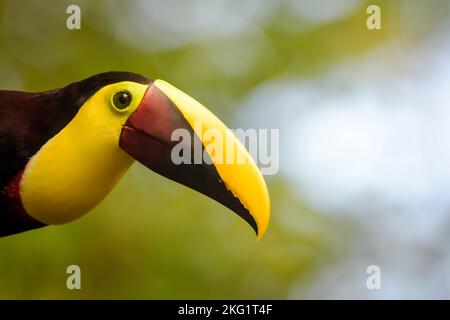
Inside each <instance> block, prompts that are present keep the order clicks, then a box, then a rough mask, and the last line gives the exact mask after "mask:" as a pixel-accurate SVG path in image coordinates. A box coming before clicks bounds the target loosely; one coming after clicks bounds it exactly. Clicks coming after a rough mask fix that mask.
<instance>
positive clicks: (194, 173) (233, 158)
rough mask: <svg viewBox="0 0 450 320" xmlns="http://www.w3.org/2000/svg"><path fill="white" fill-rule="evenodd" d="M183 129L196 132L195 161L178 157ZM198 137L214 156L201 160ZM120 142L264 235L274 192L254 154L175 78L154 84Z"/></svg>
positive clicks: (150, 165)
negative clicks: (175, 83)
mask: <svg viewBox="0 0 450 320" xmlns="http://www.w3.org/2000/svg"><path fill="white" fill-rule="evenodd" d="M177 129H185V130H187V131H188V132H190V133H191V136H192V140H191V141H190V142H191V144H190V146H189V147H188V149H187V150H188V151H189V152H191V154H190V155H189V158H190V159H191V160H192V161H191V163H179V162H177V161H174V158H173V157H174V155H175V156H176V155H177V152H174V151H176V149H177V148H179V147H180V145H181V144H180V141H178V140H176V139H175V140H174V137H175V138H176V137H177V134H174V133H175V130H177ZM195 141H198V142H199V144H200V147H201V149H202V152H203V154H204V155H206V158H208V161H206V159H205V158H203V159H201V163H198V159H197V158H196V157H197V156H198V149H196V148H195V143H196V142H195ZM183 143H184V145H186V141H183ZM120 145H121V147H122V148H123V149H124V150H125V151H126V152H128V153H129V154H130V155H131V156H133V157H134V158H135V159H136V160H138V161H139V162H141V163H142V164H144V165H145V166H147V167H148V168H150V169H152V170H154V171H156V172H158V173H160V174H162V175H164V176H165V177H167V178H169V179H172V180H175V181H177V182H179V183H182V184H184V185H186V186H188V187H190V188H192V189H195V190H197V191H199V192H201V193H203V194H205V195H207V196H209V197H210V198H213V199H215V200H216V201H218V202H220V203H222V204H223V205H225V206H226V207H228V208H230V209H231V210H233V211H234V212H236V213H237V214H238V215H239V216H241V217H242V218H243V219H245V220H246V221H247V222H248V223H249V224H250V225H251V226H252V227H253V229H254V230H255V231H256V234H257V237H258V239H259V238H260V237H261V236H262V235H263V234H264V232H265V231H266V229H267V225H268V223H269V218H270V200H269V193H268V191H267V186H266V184H265V181H264V179H263V177H262V175H261V172H260V171H259V169H258V167H257V166H256V164H255V162H254V161H253V159H252V157H251V156H250V154H249V153H248V152H247V150H246V149H245V148H244V146H243V145H242V144H241V142H240V141H239V140H238V139H237V138H236V137H235V136H234V134H233V133H232V132H231V131H230V130H229V129H228V128H227V127H226V126H225V124H224V123H223V122H222V121H220V120H219V119H218V118H217V117H216V116H215V115H214V114H213V113H211V112H210V111H209V110H208V109H206V108H205V107H204V106H203V105H202V104H200V103H199V102H198V101H196V100H195V99H193V98H191V97H190V96H188V95H187V94H185V93H183V92H182V91H180V90H178V89H177V88H175V87H174V86H172V85H170V84H169V83H167V82H165V81H163V80H156V81H154V82H153V84H151V85H150V86H149V88H148V89H147V92H146V94H145V96H144V98H143V100H142V102H141V104H140V106H139V107H138V109H137V110H136V112H135V113H134V114H133V115H132V116H130V118H129V119H128V121H127V123H126V124H125V126H124V128H123V131H122V136H121V142H120ZM183 152H186V150H184V151H183ZM182 156H186V154H183V155H182Z"/></svg>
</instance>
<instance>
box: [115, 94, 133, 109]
mask: <svg viewBox="0 0 450 320" xmlns="http://www.w3.org/2000/svg"><path fill="white" fill-rule="evenodd" d="M113 102H114V105H115V106H116V108H118V109H125V108H126V107H128V106H129V105H130V103H131V94H130V93H129V92H126V91H121V92H118V93H116V95H115V96H114V99H113Z"/></svg>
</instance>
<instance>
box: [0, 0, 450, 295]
mask: <svg viewBox="0 0 450 320" xmlns="http://www.w3.org/2000/svg"><path fill="white" fill-rule="evenodd" d="M432 2H433V5H434V6H433V7H431V3H430V7H427V6H426V5H425V6H424V5H423V3H424V2H422V1H358V0H346V1H342V2H340V1H303V0H299V1H295V0H283V1H272V0H264V1H224V0H215V1H200V0H195V1H182V0H179V1H174V0H172V1H143V0H134V1H114V0H108V1H106V0H105V1H57V2H56V1H50V0H47V1H38V0H36V1H33V0H19V1H7V0H0V70H1V72H0V88H2V89H14V90H28V91H40V90H47V89H51V88H55V87H61V86H64V85H66V84H68V83H71V82H73V81H76V80H80V79H82V78H85V77H88V76H90V75H93V74H95V73H99V72H104V71H110V70H124V71H125V70H126V71H133V72H137V73H141V74H143V75H146V76H148V77H150V78H153V79H158V78H161V79H164V80H166V81H168V82H170V83H172V84H173V85H175V86H177V87H178V88H180V89H182V90H183V91H185V92H187V93H189V94H190V95H191V96H193V97H195V98H196V99H198V100H199V101H201V102H203V103H204V104H205V105H206V106H208V108H210V109H211V110H212V111H213V112H214V113H215V114H216V115H218V116H219V118H221V119H223V120H224V122H225V123H227V124H228V125H229V127H231V128H234V127H237V126H240V125H242V124H244V125H245V127H256V128H258V127H264V128H280V136H281V140H283V139H287V136H288V135H289V134H291V131H290V129H292V128H295V127H296V124H295V123H292V124H289V121H287V122H282V123H280V121H278V120H276V119H275V118H277V117H279V118H283V116H285V117H288V118H289V114H290V113H289V112H293V113H295V114H296V115H297V116H301V114H302V111H301V109H300V108H299V109H298V111H295V104H294V107H293V108H294V109H293V110H294V111H293V110H292V109H291V110H290V111H289V112H288V111H286V112H285V111H284V110H285V109H283V106H282V103H283V102H280V105H279V106H277V105H273V108H274V109H277V108H278V113H277V114H275V117H274V118H269V119H265V120H261V119H259V118H258V116H254V115H255V114H258V113H261V114H264V112H266V111H265V110H266V109H263V108H261V109H258V108H259V107H258V104H256V106H253V109H252V110H253V111H252V112H249V111H248V110H247V109H246V106H247V105H248V103H247V102H248V101H249V99H250V98H251V97H252V95H253V94H254V93H255V92H257V90H263V89H261V85H263V84H266V83H270V82H271V81H273V80H276V81H278V82H281V83H282V84H289V83H296V81H308V79H317V77H321V76H322V75H324V74H327V73H328V72H330V70H334V68H336V67H337V66H339V65H340V64H341V63H343V62H345V61H353V60H355V59H356V60H357V59H360V58H361V57H364V56H366V55H367V54H368V53H370V52H372V51H374V50H376V49H377V48H378V47H380V46H382V45H383V44H385V43H389V42H395V43H400V44H401V46H402V48H406V49H402V50H405V52H407V51H408V50H409V49H408V48H410V47H414V46H416V45H418V44H420V43H423V41H425V39H427V38H429V37H430V36H431V35H432V34H434V33H435V32H436V30H437V29H439V28H441V24H442V23H443V22H445V21H447V20H448V8H449V6H448V2H447V1H432ZM70 4H77V5H79V6H80V7H81V17H82V20H81V27H82V28H81V30H73V31H70V30H68V29H67V28H66V19H67V17H68V15H67V14H66V8H67V6H68V5H70ZM369 4H378V5H380V7H381V9H382V23H383V29H382V30H375V31H371V30H368V29H367V27H366V18H367V14H366V8H367V6H368V5H369ZM405 15H408V17H407V18H405ZM408 21H409V22H408ZM375 60H376V59H375ZM400 60H401V59H400ZM378 62H379V60H378ZM344 68H345V65H344ZM394 73H395V72H394ZM340 77H342V78H345V77H343V76H342V75H340V76H338V79H337V80H336V84H335V85H333V86H332V89H333V90H334V91H339V90H341V89H342V86H341V85H340V83H341V82H340V79H341V78H340ZM355 81H361V80H358V79H357V78H356V79H355ZM380 81H381V82H382V80H380ZM312 85H313V86H315V87H316V89H318V92H320V90H321V84H320V83H313V84H312ZM262 88H264V87H262ZM255 90H256V91H255ZM343 90H345V89H343ZM319 95H320V94H318V96H319ZM275 103H276V101H275ZM314 106H315V104H314V101H313V102H312V104H311V105H310V107H312V108H314ZM271 119H272V120H273V122H272V120H271ZM291 137H292V136H291ZM294 141H295V139H294ZM286 146H287V147H286ZM281 147H282V148H283V150H282V152H281V157H284V159H283V158H282V159H280V161H281V165H282V167H281V171H280V173H279V174H277V175H274V176H268V177H266V180H267V183H268V187H269V192H270V195H271V201H272V210H271V211H272V219H271V222H270V226H269V229H268V232H267V233H266V235H265V237H263V239H262V240H261V241H256V239H255V236H254V234H253V232H252V230H251V229H250V228H249V227H248V226H247V225H246V224H245V223H244V222H243V221H242V220H241V219H239V218H238V217H237V216H235V215H234V214H232V213H230V211H229V210H227V209H225V208H224V207H222V206H220V205H218V204H216V203H214V202H213V201H211V200H210V199H208V198H206V197H204V196H202V195H200V194H198V193H196V192H194V191H191V190H189V189H187V188H184V187H182V186H180V185H177V184H175V183H173V182H171V181H168V180H166V179H164V178H162V177H160V176H158V175H156V174H154V173H152V172H150V171H149V170H147V169H145V168H143V167H142V166H141V165H139V164H135V165H134V166H133V167H132V169H131V170H130V171H129V172H128V173H127V174H126V176H125V177H124V178H123V179H122V180H121V181H120V183H119V184H118V185H117V187H116V188H115V189H114V190H113V192H112V193H111V194H110V195H109V196H108V197H107V198H106V200H105V201H103V202H102V203H101V204H100V205H99V206H98V207H97V208H95V209H94V210H93V211H92V212H91V213H89V214H88V215H86V216H84V217H83V218H81V219H79V220H77V221H75V222H73V223H70V224H68V225H64V226H59V227H47V228H43V229H40V230H35V231H32V232H27V233H23V234H19V235H15V236H11V237H7V238H3V239H0V298H2V299H10V298H19V299H47V298H57V299H68V298H70V299H72V298H74V299H79V298H93V299H109V298H112V299H129V298H133V299H135V298H136V299H166V298H174V299H196V298H206V299H214V298H231V299H234V298H236V299H237V298H243V299H259V298H275V299H284V298H310V297H314V298H326V297H347V296H352V294H350V293H351V292H353V296H356V297H365V294H362V295H359V294H358V293H357V292H358V290H361V289H360V287H364V286H365V277H366V274H365V266H366V265H368V264H370V263H368V264H362V265H364V267H361V268H359V269H358V268H356V269H357V270H356V269H355V270H356V271H354V272H356V273H357V274H358V275H359V276H358V277H360V278H361V279H362V280H361V283H360V287H358V290H356V291H355V290H353V289H352V286H349V287H348V288H347V289H348V290H347V291H345V290H344V289H345V283H344V285H343V288H344V289H343V290H344V291H345V292H347V293H349V295H345V294H343V295H339V294H337V295H330V292H331V291H330V290H331V289H330V288H333V285H334V284H336V285H337V284H338V283H339V281H337V280H336V281H334V280H330V281H329V282H327V283H326V284H324V285H323V286H319V287H318V286H317V285H316V284H317V283H319V282H320V281H322V280H323V278H324V277H325V274H329V271H328V273H327V272H325V271H324V270H333V266H334V265H339V264H340V263H342V261H346V259H349V257H351V256H352V254H353V253H352V252H354V247H355V244H358V243H360V240H359V239H360V237H361V236H362V234H364V232H365V231H364V229H363V228H362V227H361V225H362V223H361V221H360V219H358V218H355V216H353V215H345V214H343V215H336V214H330V213H329V212H328V211H330V210H328V209H327V208H323V207H321V206H320V205H319V206H317V205H314V201H312V202H311V201H308V197H306V196H304V194H305V193H306V194H307V190H304V189H307V188H308V185H302V184H298V183H296V179H294V178H293V176H292V170H294V171H296V169H295V168H294V169H292V170H287V171H283V163H284V162H283V161H284V160H285V159H289V160H290V163H291V162H294V163H295V162H296V160H295V157H296V153H295V152H294V151H295V150H301V148H302V146H301V145H298V144H295V143H293V144H290V145H289V144H288V143H287V142H286V144H283V143H282V144H281ZM324 156H326V155H324ZM293 180H294V181H293ZM333 192H334V191H333V190H332V189H330V190H326V191H324V193H323V194H326V193H333ZM324 201H325V200H324ZM319 202H320V195H319ZM363 203H364V204H363V205H362V206H363V207H364V206H365V205H366V204H367V207H369V208H370V207H371V203H368V202H363ZM345 210H346V209H344V211H345ZM331 211H332V210H331ZM363 211H367V210H366V209H364V210H363ZM375 211H376V210H375ZM399 223H400V222H399ZM380 232H381V233H383V231H380ZM372 247H373V246H372V245H370V244H368V245H367V248H372ZM369 260H370V259H369ZM373 263H376V261H374V262H373ZM71 264H76V265H79V266H80V267H81V272H82V290H79V291H78V290H74V291H70V290H68V289H67V288H66V278H67V275H66V268H67V266H68V265H71ZM335 270H336V269H335ZM394 278H395V276H394ZM449 286H450V285H449ZM341 287H342V285H341ZM444 289H445V290H447V291H445V290H444V291H443V294H444V296H445V295H446V294H448V286H446V287H445V288H444ZM399 295H400V296H401V295H402V293H401V292H400V293H399ZM390 296H391V295H388V297H390ZM392 296H396V295H395V293H393V294H392ZM368 297H371V296H370V295H369V296H368Z"/></svg>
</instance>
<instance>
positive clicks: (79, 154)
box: [21, 77, 270, 238]
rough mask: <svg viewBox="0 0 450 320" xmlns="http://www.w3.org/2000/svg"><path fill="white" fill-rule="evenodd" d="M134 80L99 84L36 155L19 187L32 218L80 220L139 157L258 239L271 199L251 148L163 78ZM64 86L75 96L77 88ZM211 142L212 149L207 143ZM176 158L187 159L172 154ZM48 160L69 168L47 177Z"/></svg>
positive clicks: (263, 228) (267, 217)
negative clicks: (247, 227) (205, 198)
mask: <svg viewBox="0 0 450 320" xmlns="http://www.w3.org/2000/svg"><path fill="white" fill-rule="evenodd" d="M139 79H144V80H140V81H136V80H134V79H128V78H124V79H120V78H118V79H115V81H111V83H107V84H106V85H102V86H98V88H96V89H95V90H93V92H90V93H89V96H88V97H86V98H85V99H83V100H82V102H81V103H80V106H79V109H78V110H77V112H76V114H75V116H74V117H73V119H71V121H70V122H69V123H68V124H67V125H66V126H65V127H64V128H63V129H62V130H61V131H60V132H59V133H57V134H56V135H55V136H54V137H52V139H50V140H49V141H48V142H47V143H46V144H45V145H44V146H43V147H42V148H41V150H39V151H38V152H37V153H36V155H35V156H33V158H32V159H31V160H30V162H29V164H28V165H27V168H26V170H25V172H24V176H23V179H22V188H21V194H22V202H23V204H24V207H25V209H26V210H27V212H28V213H29V214H30V216H32V217H33V218H35V219H36V220H38V221H41V222H43V223H45V224H61V223H65V222H68V221H71V220H73V219H75V218H77V217H79V216H80V215H82V214H84V213H85V212H86V211H89V209H91V208H92V207H94V206H95V205H96V204H97V203H98V202H99V201H101V199H102V198H103V197H104V196H106V194H107V193H108V192H109V191H110V189H111V188H112V186H113V185H114V184H115V183H116V182H117V181H118V179H119V178H120V176H121V175H122V174H123V173H124V172H125V171H126V169H127V168H128V167H129V166H130V165H131V164H132V163H133V162H134V160H137V161H138V162H140V163H141V164H142V165H144V166H145V167H147V168H149V169H151V170H153V171H155V172H157V173H159V174H161V175H162V176H164V177H166V178H169V179H171V180H173V181H176V182H178V183H181V184H183V185H185V186H187V187H189V188H192V189H194V190H196V191H198V192H200V193H202V194H205V195H206V196H208V197H210V198H212V199H214V200H216V201H218V202H219V203H221V204H223V205H224V206H226V207H228V208H229V209H231V210H232V211H234V212H235V213H237V214H238V215H239V216H240V217H242V218H243V219H244V220H245V221H247V222H248V223H249V224H250V225H251V227H252V228H253V229H254V230H255V231H256V233H257V236H258V238H259V237H260V236H261V235H262V234H263V233H264V232H265V230H266V228H267V225H268V222H269V216H270V203H269V195H268V191H267V187H266V184H265V182H264V179H263V177H262V175H261V173H260V171H259V169H258V168H257V166H256V165H255V162H254V161H253V160H252V158H251V156H250V155H249V153H248V152H247V151H246V150H245V148H244V147H243V146H242V144H241V143H240V142H239V140H238V139H237V138H236V137H235V136H234V135H233V133H232V132H231V131H230V130H229V129H228V128H227V127H226V126H225V125H224V124H223V122H222V121H220V120H219V119H218V118H217V117H216V116H215V115H214V114H213V113H212V112H211V111H209V110H208V109H207V108H205V107H204V106H203V105H202V104H200V103H199V102H198V101H196V100H194V99H193V98H191V97H190V96H188V95H187V94H185V93H183V92H182V91H180V90H178V89H177V88H175V87H174V86H172V85H170V84H169V83H167V82H165V81H163V80H156V81H151V80H145V79H146V78H143V77H142V78H139ZM67 88H68V89H66V92H68V93H69V92H70V94H72V95H73V94H74V92H75V90H74V88H73V87H72V88H70V86H69V87H67ZM79 88H80V85H78V87H77V90H79ZM91 91H92V90H91ZM62 100H64V98H62ZM180 130H181V131H182V132H184V133H185V136H184V139H185V138H186V137H188V138H189V139H187V140H186V141H181V140H182V139H181V138H180V136H177V135H174V132H180ZM211 130H212V131H214V133H215V135H216V138H217V135H221V136H222V138H221V142H223V146H222V145H219V146H218V145H217V142H218V141H213V140H214V138H213V139H211V135H208V134H206V133H208V131H211ZM177 137H178V138H177ZM216 140H217V139H216ZM180 143H181V144H182V146H183V148H182V149H179V148H180ZM213 143H214V144H215V149H214V151H213V149H212V148H209V146H210V145H211V144H213ZM176 146H178V149H176V148H177V147H176ZM198 148H200V154H201V155H202V157H201V159H200V161H199V159H196V157H197V155H198V153H199V149H198ZM218 148H219V149H220V150H219V151H220V152H218ZM186 153H188V154H186ZM217 153H221V157H217ZM230 153H231V154H230ZM177 156H178V157H181V158H182V159H185V160H186V159H188V161H181V162H180V161H179V159H178V160H177V159H174V157H177ZM48 161H51V162H52V166H53V167H55V166H56V167H57V166H61V168H63V167H65V168H66V170H69V172H66V171H65V170H64V169H57V170H56V172H55V171H54V174H53V175H52V174H51V173H50V172H49V170H48V169H46V164H45V163H46V162H48ZM67 166H70V168H71V169H70V168H69V169H67ZM47 167H48V164H47ZM61 170H62V171H63V172H61ZM52 180H53V181H52ZM50 184H51V185H53V186H54V185H58V190H56V189H55V190H54V192H53V194H51V193H49V192H46V191H45V189H46V188H50V187H49V186H50ZM43 190H44V191H43ZM55 192H56V193H58V194H59V195H58V197H55V195H54V193H55ZM55 198H56V199H55ZM44 200H45V201H44ZM54 208H58V210H55V209H54ZM62 208H63V209H62ZM61 211H64V213H61Z"/></svg>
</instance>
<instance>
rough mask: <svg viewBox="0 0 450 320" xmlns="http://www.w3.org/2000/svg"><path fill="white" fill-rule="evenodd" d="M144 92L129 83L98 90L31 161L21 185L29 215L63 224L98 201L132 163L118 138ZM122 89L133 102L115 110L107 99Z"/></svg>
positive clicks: (47, 222) (143, 89)
mask: <svg viewBox="0 0 450 320" xmlns="http://www.w3.org/2000/svg"><path fill="white" fill-rule="evenodd" d="M147 87H148V86H147V85H143V84H138V83H134V82H128V81H125V82H120V83H116V84H112V85H108V86H106V87H103V88H102V89H100V90H99V91H98V92H97V93H95V94H94V95H93V96H92V97H91V98H89V99H88V100H87V101H86V102H85V103H84V105H83V106H82V107H81V108H80V110H79V111H78V113H77V114H76V116H75V117H74V118H73V119H72V121H71V122H70V123H69V124H68V125H67V126H66V127H65V128H64V129H63V130H61V131H60V132H59V133H58V134H57V135H55V136H54V137H53V138H52V139H50V140H49V141H48V142H47V143H46V144H45V145H44V146H43V147H42V148H41V149H40V150H39V151H38V152H37V153H36V154H35V155H34V156H33V157H32V158H31V159H30V161H29V163H28V164H27V166H26V168H25V171H24V174H23V178H22V181H21V185H20V193H21V199H22V203H23V206H24V208H25V210H26V211H27V213H28V214H29V215H30V216H32V217H33V218H35V219H36V220H38V221H41V222H43V223H46V224H62V223H66V222H69V221H71V220H74V219H77V218H79V217H80V216H82V215H83V214H85V213H87V212H88V211H89V210H91V209H92V208H93V207H95V206H96V205H97V204H98V203H99V202H100V201H101V200H103V198H104V197H105V196H106V195H107V194H108V193H109V192H110V190H111V189H112V188H113V187H114V185H115V184H116V183H117V182H118V180H119V178H120V177H121V176H122V175H123V174H124V173H125V171H126V170H127V169H128V168H129V167H130V166H131V164H132V163H133V161H134V160H133V159H132V158H131V157H130V156H129V155H128V154H126V153H125V152H124V151H123V150H122V149H121V148H120V147H119V139H120V134H121V130H122V125H123V124H124V123H125V122H126V120H127V119H128V117H129V116H130V115H131V114H132V113H133V112H134V111H135V110H136V108H137V107H138V105H139V103H140V102H141V100H142V98H143V96H144V94H145V91H146V90H147ZM123 90H126V91H128V92H130V93H131V95H132V97H133V99H132V101H131V104H130V106H129V107H128V108H126V109H125V110H117V109H115V108H114V107H113V105H112V97H113V96H114V95H115V94H116V93H117V92H120V91H123ZM61 107H64V106H61Z"/></svg>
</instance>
